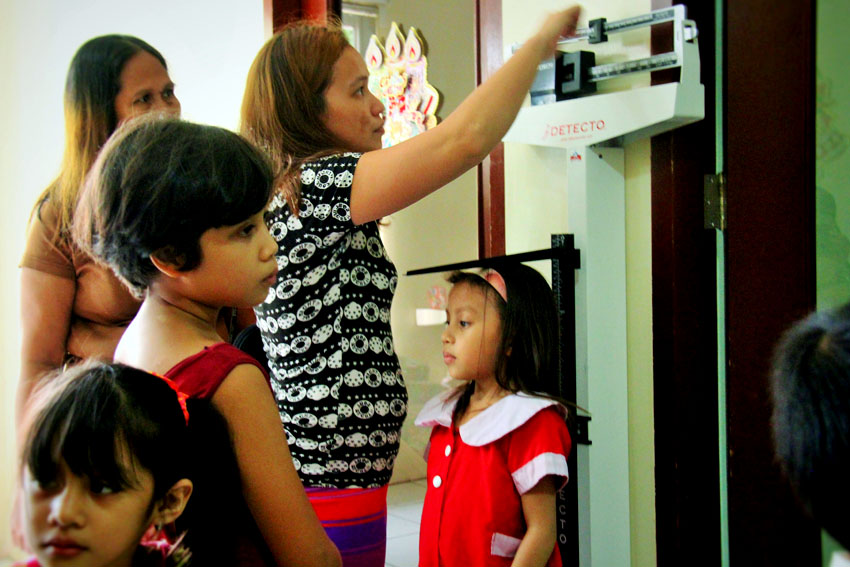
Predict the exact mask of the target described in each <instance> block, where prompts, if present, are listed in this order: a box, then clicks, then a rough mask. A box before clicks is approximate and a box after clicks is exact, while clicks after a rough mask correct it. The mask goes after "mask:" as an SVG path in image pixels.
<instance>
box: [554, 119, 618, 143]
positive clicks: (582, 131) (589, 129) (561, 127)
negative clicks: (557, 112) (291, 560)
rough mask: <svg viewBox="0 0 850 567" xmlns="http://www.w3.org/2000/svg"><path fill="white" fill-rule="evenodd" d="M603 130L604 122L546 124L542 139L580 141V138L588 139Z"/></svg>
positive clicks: (586, 121) (587, 121)
mask: <svg viewBox="0 0 850 567" xmlns="http://www.w3.org/2000/svg"><path fill="white" fill-rule="evenodd" d="M604 129H605V121H604V120H585V121H584V122H568V123H566V124H547V125H546V129H545V130H544V131H543V139H544V140H547V139H549V138H561V139H562V140H580V139H582V138H589V137H590V135H591V134H592V133H594V132H600V131H602V130H604Z"/></svg>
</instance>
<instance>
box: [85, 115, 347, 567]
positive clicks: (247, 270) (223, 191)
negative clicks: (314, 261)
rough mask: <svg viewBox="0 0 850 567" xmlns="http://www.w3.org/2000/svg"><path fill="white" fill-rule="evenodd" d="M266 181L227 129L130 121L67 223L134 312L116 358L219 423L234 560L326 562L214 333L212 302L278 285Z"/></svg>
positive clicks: (292, 482) (237, 362)
mask: <svg viewBox="0 0 850 567" xmlns="http://www.w3.org/2000/svg"><path fill="white" fill-rule="evenodd" d="M273 178H274V175H273V173H272V170H271V167H270V166H269V164H268V163H267V161H266V160H265V158H264V157H263V156H262V155H261V154H260V153H259V152H258V151H257V150H255V149H254V148H253V147H252V146H251V145H250V144H249V143H248V142H246V141H245V140H243V139H242V138H240V137H239V136H237V135H236V134H234V133H232V132H228V131H227V130H224V129H222V128H216V127H212V126H202V125H199V124H192V123H189V122H182V121H179V120H174V119H162V118H141V119H138V120H137V121H135V122H133V123H130V124H128V125H126V126H125V127H123V128H122V129H120V130H119V131H118V132H117V133H116V134H115V135H114V136H113V137H112V138H111V139H110V141H109V142H108V143H107V144H106V146H105V147H104V149H103V150H102V152H101V154H100V156H99V158H98V160H97V162H96V163H95V166H94V168H93V170H92V173H91V176H90V179H89V181H88V183H87V186H86V189H85V193H84V195H83V201H82V205H81V206H82V207H84V208H83V210H81V211H78V214H77V215H76V221H77V223H76V225H75V230H76V233H75V235H76V237H77V238H78V240H79V241H81V243H82V245H83V246H84V247H86V248H87V249H90V250H91V251H92V255H93V256H95V257H96V258H99V259H100V260H101V261H103V262H105V263H107V264H109V265H110V267H111V268H112V269H113V270H114V271H115V273H116V274H117V275H118V276H119V278H121V279H122V280H123V281H124V282H125V283H126V284H127V285H128V286H129V287H130V289H131V291H133V292H134V293H135V294H136V295H138V296H139V297H143V298H144V299H143V302H142V306H141V308H140V309H139V312H138V314H137V315H136V317H135V318H134V319H133V322H132V323H130V325H129V326H128V327H127V330H126V331H125V333H124V335H123V336H122V338H121V340H120V342H119V343H118V347H117V349H116V350H115V360H117V361H119V362H123V363H125V364H129V365H132V366H135V367H137V368H142V369H144V370H147V371H148V372H154V373H157V374H161V375H163V376H167V377H168V378H170V379H172V380H174V382H176V383H177V384H178V386H179V387H180V389H181V390H183V391H184V392H186V393H187V394H188V395H189V396H191V397H197V398H202V399H209V400H211V401H212V404H213V406H215V407H216V408H217V409H218V410H219V411H220V412H221V414H222V415H223V416H224V418H225V419H226V420H227V423H228V425H229V427H230V430H231V432H232V436H233V446H234V450H235V453H236V459H237V462H238V465H239V471H240V473H241V481H242V482H241V486H242V493H243V495H244V505H243V506H242V511H241V512H240V513H239V514H236V517H222V518H221V519H220V521H221V522H222V523H226V524H228V525H229V526H230V527H231V532H232V535H231V537H233V538H234V539H235V540H236V541H237V542H238V558H237V562H236V564H237V565H243V566H244V565H263V566H268V565H301V566H310V567H337V566H338V565H339V563H340V558H339V553H338V552H337V550H336V548H335V547H334V545H333V543H331V541H330V540H329V539H328V537H327V535H326V534H325V532H324V530H323V529H322V527H321V525H320V524H319V522H318V520H317V518H316V514H315V513H314V512H313V509H312V507H311V506H310V503H309V501H308V500H307V497H306V495H305V493H304V489H303V487H302V486H301V482H300V481H299V479H298V475H297V473H296V472H295V468H294V466H293V460H292V457H291V455H290V453H289V449H288V444H287V442H286V437H285V435H284V430H283V427H282V426H281V422H280V416H279V415H278V412H277V406H276V405H275V400H274V397H273V395H272V392H271V389H270V387H269V383H268V376H267V374H266V372H265V370H264V369H263V368H262V366H261V365H260V364H259V363H258V362H257V361H256V360H255V359H253V358H252V357H250V356H248V355H247V354H245V353H243V352H242V351H240V350H239V349H237V348H235V347H233V346H232V345H230V344H228V343H225V342H222V339H221V337H220V335H219V334H218V332H217V329H216V323H217V320H218V316H219V312H220V311H221V309H222V308H223V307H224V306H228V307H237V308H239V307H241V308H250V307H252V306H253V305H256V304H257V303H260V302H262V301H263V299H265V297H266V295H267V294H268V292H269V287H270V286H271V285H272V284H273V283H274V282H275V280H276V278H277V271H278V264H277V261H276V260H275V253H276V252H277V244H276V243H275V241H274V239H273V238H272V237H271V235H270V234H269V231H268V229H267V228H266V224H265V222H264V218H263V215H264V212H265V208H266V205H267V203H268V202H269V198H270V196H271V193H272V180H273Z"/></svg>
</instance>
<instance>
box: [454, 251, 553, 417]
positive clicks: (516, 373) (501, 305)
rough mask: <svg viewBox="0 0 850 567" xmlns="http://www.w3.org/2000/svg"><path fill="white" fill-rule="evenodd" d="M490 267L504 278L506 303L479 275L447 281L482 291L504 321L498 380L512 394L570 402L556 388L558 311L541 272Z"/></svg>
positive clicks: (463, 400)
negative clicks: (520, 393) (519, 393)
mask: <svg viewBox="0 0 850 567" xmlns="http://www.w3.org/2000/svg"><path fill="white" fill-rule="evenodd" d="M489 267H490V268H492V269H493V270H495V271H496V272H498V273H499V275H500V276H502V279H504V281H505V287H506V288H507V301H505V300H504V299H502V296H501V295H499V293H498V292H497V291H496V289H495V288H494V287H493V286H492V285H490V283H488V282H487V281H486V280H485V279H484V278H482V277H481V276H479V275H478V274H476V273H470V272H454V273H452V274H450V275H449V277H448V281H449V282H450V283H452V284H454V285H458V284H466V285H471V286H473V287H476V288H478V289H480V290H482V291H483V292H484V293H485V294H486V297H487V299H488V300H492V301H493V302H494V305H495V306H496V309H497V311H498V313H499V317H500V319H501V324H502V336H501V342H500V344H499V349H498V352H500V353H502V354H501V356H499V358H498V359H497V361H496V383H497V384H499V386H500V387H502V388H503V389H505V390H508V391H509V392H512V393H517V392H526V393H530V394H541V395H543V396H546V397H550V398H552V399H555V400H558V401H560V402H562V403H567V404H569V402H566V401H565V400H563V399H561V398H560V395H559V392H558V386H557V381H558V312H557V309H556V308H555V298H554V296H553V295H552V290H551V288H550V287H549V284H548V283H547V282H546V279H545V278H544V277H543V276H542V275H541V274H540V273H539V272H538V271H537V270H534V269H533V268H529V267H528V266H526V265H524V264H520V263H517V262H509V261H503V262H495V263H492V264H490V265H489ZM485 324H486V321H485ZM508 349H510V354H506V353H507V352H508ZM474 386H475V383H474V382H470V383H469V384H467V385H466V386H465V389H464V392H463V394H462V395H461V397H460V399H459V400H458V404H457V406H456V409H455V412H456V414H457V415H462V414H463V412H464V410H465V409H466V406H467V405H468V403H469V397H470V396H471V395H472V391H473V389H474Z"/></svg>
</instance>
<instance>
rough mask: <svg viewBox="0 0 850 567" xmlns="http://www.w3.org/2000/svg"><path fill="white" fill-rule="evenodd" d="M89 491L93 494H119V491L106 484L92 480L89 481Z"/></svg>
mask: <svg viewBox="0 0 850 567" xmlns="http://www.w3.org/2000/svg"><path fill="white" fill-rule="evenodd" d="M89 491H90V492H91V493H92V494H112V493H114V492H118V489H117V488H114V487H112V486H109V485H108V484H106V483H105V482H102V481H99V480H97V479H92V480H90V481H89Z"/></svg>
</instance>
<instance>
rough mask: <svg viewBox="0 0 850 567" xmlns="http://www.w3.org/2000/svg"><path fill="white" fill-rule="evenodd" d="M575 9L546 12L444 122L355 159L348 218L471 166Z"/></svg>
mask: <svg viewBox="0 0 850 567" xmlns="http://www.w3.org/2000/svg"><path fill="white" fill-rule="evenodd" d="M580 12H581V9H580V8H579V7H578V6H573V7H572V8H569V9H567V10H563V11H561V12H557V13H554V14H550V15H549V16H548V17H547V18H546V21H545V22H544V24H543V25H542V26H541V27H540V29H539V30H538V32H537V33H536V34H535V35H534V36H533V37H531V38H530V39H529V40H528V41H526V42H525V43H524V44H523V46H522V47H521V48H520V49H519V50H518V51H517V52H516V53H515V54H514V55H513V56H512V57H511V58H510V59H508V61H507V62H506V63H505V64H504V65H503V66H502V67H501V68H500V69H499V70H498V71H496V73H494V74H493V76H492V77H490V78H489V79H488V80H487V81H485V82H484V83H483V84H481V85H480V86H479V87H478V88H477V89H475V90H474V91H473V92H472V94H470V95H469V96H468V97H467V98H466V99H465V100H464V101H463V102H462V103H461V105H460V106H458V107H457V109H455V111H454V112H452V113H451V114H450V115H449V116H448V117H447V118H446V120H445V121H444V122H442V123H441V124H439V125H437V126H436V127H435V128H433V129H431V130H428V131H427V132H423V133H422V134H420V135H418V136H416V137H414V138H411V139H410V140H407V141H405V142H403V143H401V144H397V145H395V146H392V147H389V148H386V149H381V150H376V151H373V152H368V153H366V154H364V155H363V157H362V158H361V159H360V163H359V164H358V166H357V169H356V170H355V174H354V181H353V185H352V190H351V218H352V220H353V221H354V222H355V223H356V224H362V223H364V222H368V221H370V220H375V219H378V218H381V217H383V216H386V215H389V214H392V213H394V212H396V211H399V210H401V209H403V208H405V207H407V206H408V205H411V204H413V203H415V202H416V201H418V200H419V199H421V198H422V197H425V196H426V195H428V194H429V193H431V192H433V191H436V190H437V189H439V188H440V187H442V186H443V185H445V184H446V183H448V182H449V181H452V180H453V179H455V178H457V177H458V176H460V175H461V174H462V173H464V172H465V171H467V170H468V169H470V168H471V167H473V166H475V165H477V164H478V163H480V162H481V160H482V159H484V157H486V156H487V154H488V153H490V151H491V150H492V149H493V148H494V147H495V146H496V144H498V143H499V141H500V140H501V139H502V137H503V136H504V135H505V133H506V132H507V131H508V128H510V126H511V124H512V123H513V121H514V118H516V115H517V113H518V112H519V109H520V107H521V106H522V103H523V101H524V100H525V96H526V94H527V93H528V89H529V88H531V83H532V82H533V81H534V76H535V74H536V73H537V66H538V65H539V64H540V62H541V61H543V60H544V59H546V58H547V57H551V56H552V55H554V53H555V46H556V44H557V42H558V39H559V38H560V37H562V36H570V35H572V34H574V33H575V30H576V23H577V21H578V17H579V14H580Z"/></svg>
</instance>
